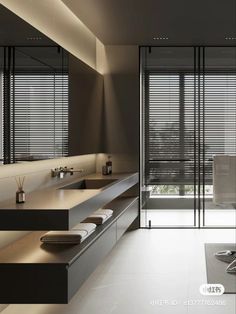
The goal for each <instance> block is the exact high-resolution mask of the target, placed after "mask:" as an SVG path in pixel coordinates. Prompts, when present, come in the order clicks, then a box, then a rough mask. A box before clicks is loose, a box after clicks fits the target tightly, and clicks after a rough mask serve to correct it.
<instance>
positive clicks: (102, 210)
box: [93, 208, 113, 216]
mask: <svg viewBox="0 0 236 314" xmlns="http://www.w3.org/2000/svg"><path fill="white" fill-rule="evenodd" d="M96 214H98V215H106V216H111V215H113V210H112V209H107V208H99V209H98V210H96V211H95V212H94V213H93V215H96Z"/></svg>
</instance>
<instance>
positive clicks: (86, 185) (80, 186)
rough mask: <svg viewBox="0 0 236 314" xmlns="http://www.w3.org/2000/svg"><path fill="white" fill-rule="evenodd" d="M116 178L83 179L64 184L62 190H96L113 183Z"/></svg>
mask: <svg viewBox="0 0 236 314" xmlns="http://www.w3.org/2000/svg"><path fill="white" fill-rule="evenodd" d="M115 181H117V179H84V180H81V181H78V182H75V183H72V184H69V185H66V186H63V187H62V188H60V189H62V190H96V189H97V190H98V189H102V188H105V187H106V186H108V185H110V184H112V183H114V182H115Z"/></svg>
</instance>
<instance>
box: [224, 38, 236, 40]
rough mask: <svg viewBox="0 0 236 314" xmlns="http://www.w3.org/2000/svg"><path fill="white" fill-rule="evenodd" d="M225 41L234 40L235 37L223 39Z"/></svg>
mask: <svg viewBox="0 0 236 314" xmlns="http://www.w3.org/2000/svg"><path fill="white" fill-rule="evenodd" d="M225 40H236V37H225Z"/></svg>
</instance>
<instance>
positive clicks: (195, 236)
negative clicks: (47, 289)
mask: <svg viewBox="0 0 236 314" xmlns="http://www.w3.org/2000/svg"><path fill="white" fill-rule="evenodd" d="M235 240H236V233H235V230H137V231H132V232H129V233H127V234H126V235H125V236H124V237H123V238H122V239H121V240H120V242H119V243H118V245H117V246H116V247H115V248H114V249H113V251H112V252H111V253H110V254H109V256H107V258H106V259H105V260H104V262H103V263H102V264H101V265H100V266H99V267H98V268H97V269H96V271H95V272H94V273H93V274H92V275H91V276H90V277H89V278H88V280H87V281H86V282H85V283H84V285H83V286H82V287H81V289H80V290H79V291H78V293H77V294H76V295H75V297H74V298H73V299H72V301H71V302H70V304H68V305H10V306H9V307H7V308H6V309H5V310H4V311H3V312H2V313H1V314H108V313H109V314H110V313H115V314H139V313H140V314H143V313H145V314H146V313H147V314H149V313H155V314H156V313H160V314H172V313H173V314H177V313H178V314H199V313H201V314H211V313H214V314H236V310H235V308H236V295H223V296H220V297H206V296H202V295H201V294H200V292H199V287H200V285H201V284H203V283H206V267H205V253H204V243H205V242H208V243H211V242H212V243H214V242H217V243H234V242H235Z"/></svg>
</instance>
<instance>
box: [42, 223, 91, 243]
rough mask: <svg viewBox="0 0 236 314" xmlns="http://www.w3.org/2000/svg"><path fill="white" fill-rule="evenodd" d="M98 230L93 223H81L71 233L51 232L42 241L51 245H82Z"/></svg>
mask: <svg viewBox="0 0 236 314" xmlns="http://www.w3.org/2000/svg"><path fill="white" fill-rule="evenodd" d="M95 229H96V225H95V224H93V223H79V224H78V225H76V226H75V227H74V228H73V229H72V230H69V231H49V232H47V233H45V234H44V235H43V236H42V237H41V238H40V241H41V242H43V243H50V244H80V243H81V242H83V241H84V240H85V239H86V238H87V237H89V236H90V235H91V234H92V233H93V232H94V231H95Z"/></svg>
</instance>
